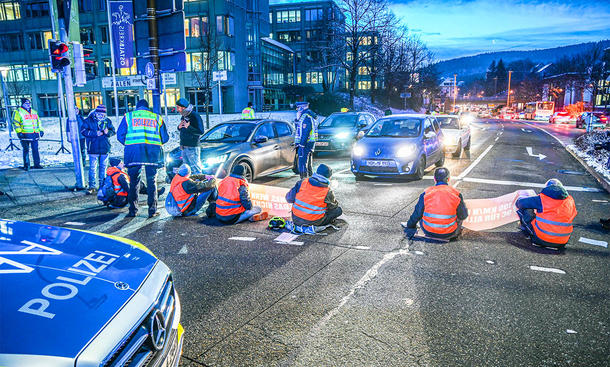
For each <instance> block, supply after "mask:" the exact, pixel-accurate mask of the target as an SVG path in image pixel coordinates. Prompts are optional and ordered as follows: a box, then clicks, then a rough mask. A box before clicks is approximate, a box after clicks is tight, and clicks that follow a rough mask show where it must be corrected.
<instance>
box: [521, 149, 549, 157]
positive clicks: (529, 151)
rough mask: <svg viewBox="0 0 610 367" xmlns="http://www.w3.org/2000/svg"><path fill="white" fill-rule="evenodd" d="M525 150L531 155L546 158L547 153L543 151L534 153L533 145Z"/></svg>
mask: <svg viewBox="0 0 610 367" xmlns="http://www.w3.org/2000/svg"><path fill="white" fill-rule="evenodd" d="M525 150H527V154H529V156H530V157H537V158H538V159H539V160H543V159H544V158H546V155H544V154H542V153H540V154H534V152H533V151H532V147H527V148H525Z"/></svg>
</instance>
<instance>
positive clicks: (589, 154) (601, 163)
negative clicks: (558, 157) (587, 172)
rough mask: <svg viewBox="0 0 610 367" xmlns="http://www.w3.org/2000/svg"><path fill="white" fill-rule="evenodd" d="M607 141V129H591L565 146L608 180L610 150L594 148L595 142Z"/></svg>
mask: <svg viewBox="0 0 610 367" xmlns="http://www.w3.org/2000/svg"><path fill="white" fill-rule="evenodd" d="M607 142H610V132H609V131H604V130H602V131H593V132H590V133H586V134H583V135H581V136H579V137H578V138H576V139H574V144H571V145H568V146H567V148H568V149H569V150H571V151H572V152H574V153H575V154H576V155H577V156H579V157H580V158H582V159H583V160H584V161H585V162H586V163H587V164H588V165H589V166H590V167H592V168H593V169H594V170H595V171H596V172H598V173H599V174H601V175H602V176H604V178H605V179H606V180H607V181H610V151H608V150H607V149H598V150H596V149H595V144H601V143H607Z"/></svg>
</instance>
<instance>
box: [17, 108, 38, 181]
mask: <svg viewBox="0 0 610 367" xmlns="http://www.w3.org/2000/svg"><path fill="white" fill-rule="evenodd" d="M13 130H15V132H16V133H17V137H18V138H19V141H20V142H21V147H22V148H23V169H24V170H26V171H27V170H29V169H30V147H32V158H34V167H33V168H36V169H39V168H42V166H41V165H40V153H39V152H38V139H40V138H42V137H43V136H44V131H43V130H42V123H41V122H40V117H38V112H36V110H34V109H33V108H32V103H31V102H30V100H29V99H27V98H21V107H19V108H17V109H16V110H15V113H14V114H13Z"/></svg>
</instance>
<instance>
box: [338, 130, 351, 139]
mask: <svg viewBox="0 0 610 367" xmlns="http://www.w3.org/2000/svg"><path fill="white" fill-rule="evenodd" d="M335 138H337V139H339V140H345V139H347V138H349V133H348V132H347V131H342V132H340V133H337V134H336V135H335Z"/></svg>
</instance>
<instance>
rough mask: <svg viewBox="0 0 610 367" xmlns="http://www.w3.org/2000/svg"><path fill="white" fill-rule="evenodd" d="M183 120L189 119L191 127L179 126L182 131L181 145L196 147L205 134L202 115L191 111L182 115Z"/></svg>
mask: <svg viewBox="0 0 610 367" xmlns="http://www.w3.org/2000/svg"><path fill="white" fill-rule="evenodd" d="M181 121H187V122H189V123H190V125H189V127H183V128H179V129H178V131H179V132H180V145H181V146H184V147H196V146H198V145H199V138H200V137H201V135H203V121H202V120H201V116H200V115H199V114H198V113H197V112H195V111H191V113H189V114H188V115H186V116H182V119H181Z"/></svg>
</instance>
